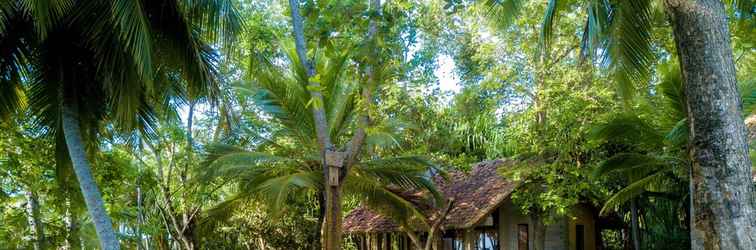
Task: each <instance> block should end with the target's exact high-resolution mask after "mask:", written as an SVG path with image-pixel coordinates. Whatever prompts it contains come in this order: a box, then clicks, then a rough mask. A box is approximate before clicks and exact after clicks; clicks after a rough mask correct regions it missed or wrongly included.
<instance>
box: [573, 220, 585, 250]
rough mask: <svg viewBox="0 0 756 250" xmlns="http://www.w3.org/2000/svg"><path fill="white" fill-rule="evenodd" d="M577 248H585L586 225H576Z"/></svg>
mask: <svg viewBox="0 0 756 250" xmlns="http://www.w3.org/2000/svg"><path fill="white" fill-rule="evenodd" d="M575 250H585V227H584V226H583V225H575Z"/></svg>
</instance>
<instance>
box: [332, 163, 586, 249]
mask: <svg viewBox="0 0 756 250" xmlns="http://www.w3.org/2000/svg"><path fill="white" fill-rule="evenodd" d="M515 163H516V161H514V160H495V161H486V162H481V163H477V164H475V165H474V166H473V169H472V171H471V172H470V173H469V174H465V173H462V172H452V173H449V176H448V179H446V180H444V179H443V178H440V177H436V178H434V182H435V183H436V186H437V187H438V189H439V190H440V191H441V193H443V195H444V196H445V197H446V198H448V199H453V200H454V202H452V206H450V207H449V210H448V213H447V216H446V219H445V220H444V221H443V223H441V224H440V225H441V227H440V232H441V233H440V234H439V236H440V237H436V239H435V240H434V241H433V242H432V245H433V248H434V249H438V250H499V249H502V250H504V249H506V250H529V249H533V245H534V242H533V239H534V237H533V236H534V233H535V232H534V230H533V229H534V227H533V225H534V223H533V222H534V221H535V220H536V219H537V218H535V217H533V216H528V215H525V214H524V213H523V212H522V211H520V209H519V208H518V207H517V206H515V205H514V204H513V203H512V200H511V198H510V197H511V195H512V192H513V191H514V190H515V188H516V187H517V183H516V182H514V181H509V180H506V179H505V178H503V177H502V176H501V175H500V174H499V173H498V172H497V169H499V168H501V167H508V166H512V165H513V164H515ZM437 209H438V208H436V209H432V208H428V209H424V211H425V213H426V214H428V216H430V217H433V216H436V215H438V214H442V213H439V211H438V210H437ZM593 214H594V213H592V212H591V210H590V209H588V207H587V206H582V205H581V206H576V207H574V208H573V209H572V211H571V213H570V216H567V217H565V218H564V219H562V220H558V221H557V222H556V223H551V224H549V225H547V226H546V230H545V241H544V244H545V245H544V246H545V249H549V250H552V249H553V250H560V249H564V250H567V249H570V250H594V249H596V242H597V241H596V235H597V234H596V232H595V218H594V215H593ZM343 228H344V232H345V233H346V234H348V235H349V237H351V238H352V239H353V240H354V241H355V242H356V244H357V246H358V249H360V250H393V249H398V250H405V249H416V247H415V245H413V243H412V240H411V238H410V237H409V235H408V233H407V231H406V230H403V228H402V227H400V226H399V224H397V223H396V222H395V221H394V220H392V219H391V217H389V216H385V215H383V214H380V213H378V212H376V211H373V210H371V209H369V208H368V207H366V206H359V207H358V208H356V209H354V210H352V211H351V212H350V213H349V214H348V215H347V216H346V217H345V219H344V224H343ZM416 230H417V231H413V232H411V233H412V234H413V235H414V236H416V238H419V239H421V240H422V241H425V239H426V237H427V232H425V231H427V229H416Z"/></svg>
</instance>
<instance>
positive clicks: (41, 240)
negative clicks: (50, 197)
mask: <svg viewBox="0 0 756 250" xmlns="http://www.w3.org/2000/svg"><path fill="white" fill-rule="evenodd" d="M26 213H27V214H28V217H27V218H28V222H29V228H30V229H31V230H29V231H31V234H32V238H33V239H34V249H35V250H39V249H45V232H44V228H43V225H42V219H41V218H40V216H41V215H40V212H39V200H38V199H37V193H36V192H34V191H32V190H31V188H30V189H29V190H28V191H26Z"/></svg>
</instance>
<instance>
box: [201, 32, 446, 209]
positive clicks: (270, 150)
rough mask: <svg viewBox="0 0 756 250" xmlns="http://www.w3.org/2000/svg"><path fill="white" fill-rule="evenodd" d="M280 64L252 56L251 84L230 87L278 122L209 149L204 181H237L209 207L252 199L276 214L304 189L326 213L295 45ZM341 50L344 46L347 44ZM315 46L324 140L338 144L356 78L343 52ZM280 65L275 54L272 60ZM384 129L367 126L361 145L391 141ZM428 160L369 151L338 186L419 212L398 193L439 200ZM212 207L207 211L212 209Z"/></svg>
mask: <svg viewBox="0 0 756 250" xmlns="http://www.w3.org/2000/svg"><path fill="white" fill-rule="evenodd" d="M283 47H284V52H285V55H286V59H287V60H286V63H285V65H277V64H274V63H273V62H271V61H272V60H270V59H267V58H259V60H258V61H257V62H256V63H254V64H253V65H255V67H253V69H252V70H251V71H252V72H251V73H250V75H251V76H252V77H254V81H253V82H252V83H251V84H250V85H244V86H239V87H237V90H238V91H239V93H241V94H242V95H244V96H247V97H251V98H252V99H253V100H254V102H255V103H256V108H258V109H259V110H261V111H263V112H264V113H265V114H266V115H268V116H270V117H271V119H272V120H273V121H275V122H276V124H278V125H277V126H276V127H278V129H274V130H272V131H266V132H264V133H263V134H253V135H252V136H251V137H252V138H260V141H261V143H259V145H255V147H253V148H248V147H239V146H231V145H225V144H216V145H212V146H210V147H209V148H208V155H207V156H206V159H205V163H204V164H203V165H205V166H206V167H205V168H204V173H203V176H204V180H203V182H207V181H209V180H212V179H214V178H219V177H220V178H223V179H226V180H234V181H236V182H237V183H239V186H240V187H239V188H238V190H241V191H239V192H238V193H237V194H236V195H235V196H233V197H232V198H230V199H227V200H226V201H225V202H223V203H221V204H219V205H218V206H217V207H216V208H215V211H226V212H224V213H218V214H221V215H225V214H228V213H227V212H228V210H227V209H228V208H234V207H236V206H234V205H235V204H243V203H239V202H238V201H245V200H249V199H254V200H258V201H264V204H266V206H267V207H268V208H269V209H270V210H271V211H272V212H273V213H274V214H280V213H281V211H284V209H285V208H286V207H287V202H290V201H292V200H294V199H292V197H295V196H298V195H300V196H301V195H304V194H307V193H308V192H310V193H315V194H317V196H318V197H319V199H318V202H319V205H320V209H321V210H320V217H319V219H320V220H321V221H320V222H321V223H322V222H323V220H324V219H325V217H326V216H327V214H326V212H325V211H324V206H325V205H326V204H325V200H324V193H325V191H326V190H325V189H326V188H327V181H326V179H325V175H324V173H323V168H322V167H321V165H320V161H321V158H320V149H319V144H318V139H317V132H316V129H315V125H314V124H313V113H312V112H311V111H310V110H309V109H308V105H312V104H311V103H310V96H309V94H308V92H307V90H306V89H307V80H306V79H308V78H307V76H306V71H305V70H304V69H305V68H304V66H303V65H302V64H301V63H299V62H300V61H299V60H298V59H297V56H298V55H297V54H296V52H295V51H294V50H293V49H292V48H291V46H290V45H288V44H285V45H284V46H283ZM346 51H348V50H346ZM326 54H328V53H323V52H320V53H317V54H316V55H315V57H314V58H316V60H315V61H313V66H314V67H315V68H316V69H317V70H318V72H322V73H321V75H320V78H319V83H320V85H321V86H322V89H321V91H322V92H323V93H326V94H324V95H323V104H322V107H323V109H324V111H325V114H327V117H328V118H329V119H328V120H327V121H328V126H329V128H331V130H330V131H328V136H329V140H331V141H333V142H335V143H341V142H343V141H345V140H347V139H349V138H347V137H348V135H349V134H348V132H349V131H350V129H351V128H352V127H353V126H354V125H355V123H357V122H358V121H357V119H356V113H357V111H356V110H355V106H356V103H357V99H356V98H357V97H356V96H357V95H358V94H359V93H358V91H357V90H358V89H357V86H356V82H355V79H352V78H349V77H346V75H348V74H346V73H345V72H349V70H348V67H349V66H350V64H349V61H348V60H347V59H348V54H347V53H346V52H341V53H334V54H335V56H331V57H329V56H326ZM277 62H279V64H280V61H277ZM389 134H390V133H388V132H384V131H374V132H373V133H371V134H369V135H367V138H366V139H365V140H366V142H367V143H368V145H367V147H377V146H380V143H381V142H387V141H395V140H393V139H391V138H387V137H389ZM434 166H435V165H434V164H432V163H430V162H428V161H426V160H425V159H423V158H422V157H418V156H400V157H389V158H376V157H369V159H366V160H360V159H357V160H356V162H355V163H354V164H353V166H352V168H351V170H350V171H349V172H348V173H347V177H346V178H344V183H343V191H344V194H345V195H347V196H352V197H357V198H359V199H360V200H362V201H364V202H365V204H366V205H368V206H370V207H371V208H373V209H375V210H378V211H382V212H383V213H385V214H387V215H390V216H392V217H393V218H395V219H397V220H399V221H405V220H409V219H410V218H418V217H419V216H422V215H421V214H420V213H419V211H418V210H417V208H416V207H415V205H414V204H413V203H411V202H410V201H408V200H407V199H406V198H405V196H404V195H403V194H402V192H404V191H406V190H424V191H427V192H428V193H429V194H431V197H432V198H434V201H439V199H440V194H439V193H438V192H437V191H436V190H435V189H434V186H433V184H432V182H431V180H430V175H429V173H430V172H431V171H433V169H432V168H434ZM211 214H212V212H211Z"/></svg>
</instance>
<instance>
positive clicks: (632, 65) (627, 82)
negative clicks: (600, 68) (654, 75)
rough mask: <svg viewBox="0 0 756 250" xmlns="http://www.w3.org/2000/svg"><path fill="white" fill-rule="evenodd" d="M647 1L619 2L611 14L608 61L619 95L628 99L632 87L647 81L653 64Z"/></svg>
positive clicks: (633, 89) (649, 4)
mask: <svg viewBox="0 0 756 250" xmlns="http://www.w3.org/2000/svg"><path fill="white" fill-rule="evenodd" d="M650 9H651V0H639V1H619V2H618V3H617V4H616V6H615V7H614V8H613V10H612V11H611V18H610V20H611V34H610V36H609V40H608V51H609V53H608V54H607V56H608V58H607V59H608V60H609V62H610V63H611V65H612V68H613V70H614V74H615V82H616V83H617V87H618V88H617V89H618V92H619V95H620V96H621V97H622V98H624V100H625V101H626V102H629V101H630V100H632V97H633V95H634V93H635V89H636V86H639V85H640V86H645V85H646V84H648V81H649V79H650V74H651V72H650V70H649V69H650V68H651V67H650V66H651V64H652V63H653V62H655V55H654V53H653V50H652V48H651V43H652V41H651V40H652V36H651V28H652V26H651V14H650V13H651V10H650Z"/></svg>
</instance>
